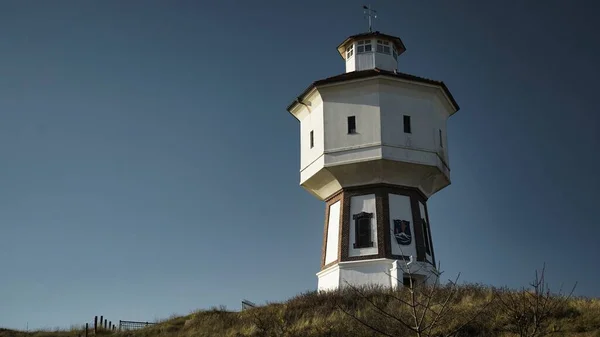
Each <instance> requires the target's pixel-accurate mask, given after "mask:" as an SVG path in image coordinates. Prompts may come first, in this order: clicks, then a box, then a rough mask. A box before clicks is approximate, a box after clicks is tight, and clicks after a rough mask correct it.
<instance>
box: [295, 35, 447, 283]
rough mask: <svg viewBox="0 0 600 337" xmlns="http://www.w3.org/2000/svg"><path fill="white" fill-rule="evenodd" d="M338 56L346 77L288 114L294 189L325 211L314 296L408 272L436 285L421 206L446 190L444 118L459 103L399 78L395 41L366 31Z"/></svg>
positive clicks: (314, 89)
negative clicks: (294, 134) (296, 168)
mask: <svg viewBox="0 0 600 337" xmlns="http://www.w3.org/2000/svg"><path fill="white" fill-rule="evenodd" d="M337 50H338V52H339V54H340V56H341V58H342V60H343V61H344V63H345V65H346V72H345V73H342V74H340V75H336V76H333V77H329V78H325V79H321V80H318V81H316V82H314V83H312V84H311V85H310V86H309V87H308V88H306V90H304V92H302V93H301V94H300V95H299V96H298V97H297V98H296V99H294V101H293V102H292V103H291V104H290V105H289V106H288V108H287V109H288V111H289V112H290V113H291V114H292V115H293V116H294V117H295V118H296V119H297V120H298V121H299V122H300V144H301V150H300V156H301V159H300V185H301V186H302V187H303V188H304V189H306V190H307V191H308V192H310V193H311V194H312V195H314V196H315V197H316V198H318V199H319V200H323V201H324V202H325V204H326V207H325V230H324V233H323V247H322V254H321V270H320V272H318V273H317V277H318V289H319V290H327V289H337V288H339V287H343V286H344V285H345V284H346V282H348V283H350V284H353V285H362V284H368V283H374V284H379V285H384V286H391V287H396V286H398V285H401V284H403V283H404V284H406V282H409V281H410V280H409V278H408V273H407V270H406V266H407V265H408V266H409V268H410V272H411V274H412V277H413V279H414V280H415V281H417V282H418V281H421V282H426V283H431V282H436V281H437V276H438V271H437V270H436V262H435V261H436V260H435V252H434V248H433V238H432V226H431V224H430V222H429V216H428V210H427V200H428V199H429V198H430V197H431V196H432V195H433V194H434V193H436V192H438V191H439V190H441V189H443V188H444V187H446V186H448V185H449V184H450V166H449V165H450V164H449V159H448V141H447V134H446V121H447V119H448V117H450V116H452V115H453V114H454V113H456V112H457V111H458V109H459V107H458V104H457V103H456V101H455V100H454V98H453V97H452V95H451V94H450V91H449V90H448V88H447V87H446V86H445V85H444V83H443V82H441V81H435V80H431V79H426V78H422V77H418V76H414V75H409V74H406V73H403V72H399V71H398V58H399V57H400V55H402V53H404V51H405V50H406V48H405V46H404V44H403V43H402V40H401V39H400V38H398V37H395V36H391V35H386V34H383V33H380V32H377V31H375V32H371V31H370V32H367V33H363V34H358V35H353V36H350V37H348V38H347V39H345V40H344V41H343V42H342V43H341V44H340V45H339V46H338V47H337ZM442 225H443V224H442ZM433 228H435V226H433Z"/></svg>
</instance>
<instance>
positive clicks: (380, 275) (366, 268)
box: [340, 259, 392, 287]
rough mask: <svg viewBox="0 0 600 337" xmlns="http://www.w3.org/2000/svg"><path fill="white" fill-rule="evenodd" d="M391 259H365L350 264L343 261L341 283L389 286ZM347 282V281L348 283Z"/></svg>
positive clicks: (345, 284)
mask: <svg viewBox="0 0 600 337" xmlns="http://www.w3.org/2000/svg"><path fill="white" fill-rule="evenodd" d="M391 261H392V260H387V259H377V260H365V261H359V262H352V263H350V264H348V263H347V262H343V264H342V266H341V268H340V285H341V286H342V287H344V286H347V283H350V284H352V285H354V286H361V285H369V284H377V285H382V286H386V287H389V286H390V285H391V284H390V277H389V273H390V269H391ZM346 282H347V283H346Z"/></svg>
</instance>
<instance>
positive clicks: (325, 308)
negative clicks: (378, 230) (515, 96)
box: [0, 285, 600, 337]
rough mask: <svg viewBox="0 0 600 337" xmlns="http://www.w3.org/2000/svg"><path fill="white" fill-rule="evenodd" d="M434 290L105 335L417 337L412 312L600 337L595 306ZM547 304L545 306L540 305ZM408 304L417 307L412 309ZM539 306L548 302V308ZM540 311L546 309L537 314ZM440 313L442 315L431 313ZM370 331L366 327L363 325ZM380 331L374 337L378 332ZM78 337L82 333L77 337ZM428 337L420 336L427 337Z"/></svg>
mask: <svg viewBox="0 0 600 337" xmlns="http://www.w3.org/2000/svg"><path fill="white" fill-rule="evenodd" d="M430 295H431V292H428V291H425V290H423V291H421V292H414V293H411V292H410V290H409V289H406V288H405V289H401V290H398V291H391V290H386V289H381V288H361V289H345V290H343V291H338V292H332V293H321V294H319V293H317V292H309V293H304V294H301V295H298V296H296V297H294V298H292V299H290V300H288V301H287V302H284V303H270V304H267V305H264V306H261V307H257V308H253V309H250V310H246V311H242V312H232V311H227V310H225V309H224V308H220V309H217V308H214V309H211V310H202V311H198V312H195V313H193V314H191V315H189V316H183V317H176V318H172V319H169V320H165V321H164V322H161V323H159V324H156V325H154V326H150V327H147V328H144V329H140V330H134V331H122V332H108V331H106V332H102V333H100V334H102V335H111V336H113V337H121V336H122V337H129V336H130V337H158V336H165V337H171V336H173V337H175V336H211V337H214V336H228V337H240V336H256V337H258V336H261V337H262V336H265V337H268V336H303V337H310V336H344V337H352V336H416V334H415V333H414V332H411V331H410V330H409V328H408V327H407V326H405V325H404V323H402V322H408V323H409V325H408V326H414V317H413V314H414V313H415V312H417V313H419V317H420V316H421V313H422V312H423V311H424V308H426V307H427V309H428V310H427V311H426V313H425V315H424V316H423V317H425V319H424V320H423V322H424V325H425V326H427V324H430V323H434V326H433V327H432V329H430V330H429V331H428V332H431V333H432V334H431V335H432V336H443V335H446V334H447V333H448V332H451V331H453V330H455V329H457V328H460V330H459V331H457V332H456V334H455V336H519V335H526V333H525V332H524V331H521V332H519V328H521V330H523V329H522V328H523V327H522V326H523V325H525V326H526V327H527V325H528V324H529V326H528V327H529V328H532V327H533V325H532V324H535V322H536V321H535V320H534V319H533V318H534V316H536V319H537V321H538V322H539V321H542V322H540V324H539V325H540V327H539V328H538V330H537V331H535V333H534V334H531V333H532V332H534V331H533V329H529V332H528V333H529V334H527V335H528V336H538V335H540V336H541V335H543V334H539V333H541V332H544V333H545V332H552V335H553V336H582V337H583V336H594V337H600V300H598V299H584V298H565V297H558V296H555V295H548V294H547V293H538V294H536V293H535V292H533V291H521V292H517V291H508V290H499V289H493V288H490V287H485V286H479V285H464V286H457V287H452V286H444V287H441V288H439V289H436V291H435V293H433V296H430ZM543 299H546V302H544V301H543ZM411 303H416V305H415V308H414V309H415V310H414V311H413V308H412V307H411ZM540 303H545V304H544V305H545V309H544V308H542V306H541V304H540ZM542 309H543V310H542ZM440 311H441V312H442V317H440V318H439V319H437V321H436V318H435V317H436V315H437V313H439V312H440ZM366 325H369V326H370V327H367V326H366ZM376 331H378V332H376ZM78 334H82V331H81V330H71V331H36V332H21V331H12V330H2V329H0V337H61V336H65V337H66V336H77V335H78ZM82 335H83V334H82ZM426 335H427V334H426V333H425V334H423V336H426Z"/></svg>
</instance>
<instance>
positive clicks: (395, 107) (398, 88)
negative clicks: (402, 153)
mask: <svg viewBox="0 0 600 337" xmlns="http://www.w3.org/2000/svg"><path fill="white" fill-rule="evenodd" d="M379 89H380V94H379V104H380V106H381V118H382V120H381V124H382V129H381V135H382V142H383V143H384V144H386V145H389V146H399V147H408V148H411V149H419V150H423V151H429V152H432V153H436V152H437V151H438V150H439V149H440V148H439V144H438V143H439V142H438V138H439V137H438V130H439V129H442V132H443V133H444V134H445V132H446V118H447V117H446V116H444V115H443V114H441V113H440V112H439V107H438V105H439V103H438V101H437V99H436V97H435V96H436V94H435V90H433V89H431V88H428V87H419V86H414V85H407V84H404V83H402V82H392V81H382V82H381V85H380V88H379ZM404 115H407V116H410V119H411V133H404V122H403V119H404Z"/></svg>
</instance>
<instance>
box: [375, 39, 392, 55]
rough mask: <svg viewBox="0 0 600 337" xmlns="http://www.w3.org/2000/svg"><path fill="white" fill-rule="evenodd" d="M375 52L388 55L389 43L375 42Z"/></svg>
mask: <svg viewBox="0 0 600 337" xmlns="http://www.w3.org/2000/svg"><path fill="white" fill-rule="evenodd" d="M377 52H378V53H383V54H390V42H389V41H383V40H377Z"/></svg>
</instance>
